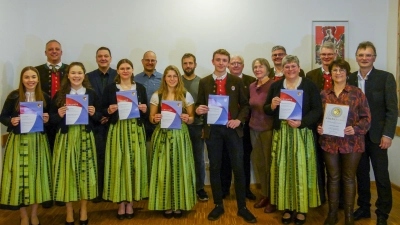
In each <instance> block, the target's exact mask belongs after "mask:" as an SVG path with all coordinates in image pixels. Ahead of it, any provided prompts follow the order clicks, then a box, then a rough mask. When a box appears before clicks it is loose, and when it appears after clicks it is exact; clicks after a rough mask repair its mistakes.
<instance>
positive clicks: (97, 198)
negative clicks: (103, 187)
mask: <svg viewBox="0 0 400 225" xmlns="http://www.w3.org/2000/svg"><path fill="white" fill-rule="evenodd" d="M102 201H103V198H102V197H101V196H97V197H96V198H94V199H92V202H93V203H100V202H102Z"/></svg>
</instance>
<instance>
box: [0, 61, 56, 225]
mask: <svg viewBox="0 0 400 225" xmlns="http://www.w3.org/2000/svg"><path fill="white" fill-rule="evenodd" d="M39 79H40V78H39V72H38V71H37V70H36V69H35V68H34V67H32V66H27V67H25V68H23V69H22V71H21V76H20V82H19V88H18V89H17V90H14V91H12V92H11V93H10V94H9V95H8V96H7V99H6V102H5V103H4V106H3V109H2V111H1V115H0V121H1V123H2V124H3V125H4V126H7V131H8V132H9V135H8V139H7V142H6V145H5V150H4V158H3V173H2V177H1V188H0V207H1V208H4V209H14V210H17V209H19V210H20V214H21V222H20V223H21V225H22V224H24V225H28V224H39V218H38V216H37V208H38V204H40V203H43V202H46V201H52V194H51V186H52V182H51V168H50V167H51V161H50V152H49V141H48V139H47V135H46V133H45V132H32V133H21V126H20V123H21V118H20V116H19V114H20V110H21V109H20V102H35V101H42V102H43V103H42V104H41V105H38V107H43V115H42V118H43V121H42V122H43V123H44V124H46V123H47V122H48V121H49V114H48V113H47V112H48V106H49V105H50V97H49V96H48V95H47V94H45V93H44V92H42V89H41V86H40V80H39ZM29 205H32V211H31V218H30V219H29V216H28V213H27V207H28V206H29Z"/></svg>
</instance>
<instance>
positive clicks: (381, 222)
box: [376, 216, 387, 225]
mask: <svg viewBox="0 0 400 225" xmlns="http://www.w3.org/2000/svg"><path fill="white" fill-rule="evenodd" d="M376 225H387V219H386V218H385V217H383V216H378V218H377V219H376Z"/></svg>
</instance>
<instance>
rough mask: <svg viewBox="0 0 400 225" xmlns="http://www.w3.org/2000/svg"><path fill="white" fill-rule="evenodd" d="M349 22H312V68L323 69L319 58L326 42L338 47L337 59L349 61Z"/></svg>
mask: <svg viewBox="0 0 400 225" xmlns="http://www.w3.org/2000/svg"><path fill="white" fill-rule="evenodd" d="M348 28H349V21H313V22H312V38H311V39H312V60H311V61H312V68H313V69H315V68H318V67H321V58H320V56H319V52H320V48H321V46H322V44H324V42H326V41H329V42H332V43H333V44H334V45H335V46H336V53H337V57H341V58H344V59H345V60H348V57H349V52H348V51H349V46H348V41H347V40H346V38H347V37H348V35H349V30H348Z"/></svg>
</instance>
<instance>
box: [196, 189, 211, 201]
mask: <svg viewBox="0 0 400 225" xmlns="http://www.w3.org/2000/svg"><path fill="white" fill-rule="evenodd" d="M196 193H197V197H198V198H199V200H200V201H202V202H204V201H207V200H208V194H207V192H206V191H204V189H200V190H198V191H197V192H196Z"/></svg>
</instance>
